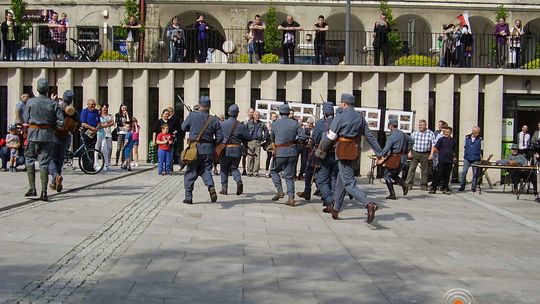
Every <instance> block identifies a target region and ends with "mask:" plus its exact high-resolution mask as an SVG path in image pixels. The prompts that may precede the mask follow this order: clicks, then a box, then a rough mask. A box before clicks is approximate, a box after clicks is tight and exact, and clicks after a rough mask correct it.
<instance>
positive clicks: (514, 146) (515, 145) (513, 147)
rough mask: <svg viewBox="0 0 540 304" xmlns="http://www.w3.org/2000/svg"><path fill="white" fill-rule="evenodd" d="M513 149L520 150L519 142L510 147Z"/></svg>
mask: <svg viewBox="0 0 540 304" xmlns="http://www.w3.org/2000/svg"><path fill="white" fill-rule="evenodd" d="M510 149H511V150H519V146H518V144H512V146H511V147H510Z"/></svg>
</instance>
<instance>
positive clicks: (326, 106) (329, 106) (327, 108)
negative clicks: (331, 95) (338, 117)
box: [322, 101, 334, 114]
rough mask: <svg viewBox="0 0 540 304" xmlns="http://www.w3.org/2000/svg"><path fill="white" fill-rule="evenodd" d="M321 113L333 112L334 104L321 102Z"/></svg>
mask: <svg viewBox="0 0 540 304" xmlns="http://www.w3.org/2000/svg"><path fill="white" fill-rule="evenodd" d="M322 111H323V114H334V105H333V104H332V103H331V102H328V101H327V102H323V104H322Z"/></svg>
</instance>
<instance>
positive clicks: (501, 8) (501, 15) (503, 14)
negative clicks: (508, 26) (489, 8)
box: [495, 4, 508, 23]
mask: <svg viewBox="0 0 540 304" xmlns="http://www.w3.org/2000/svg"><path fill="white" fill-rule="evenodd" d="M507 17H508V11H507V10H506V9H505V8H504V4H501V5H499V6H497V13H496V14H495V23H497V22H499V19H500V18H503V19H504V20H506V18H507Z"/></svg>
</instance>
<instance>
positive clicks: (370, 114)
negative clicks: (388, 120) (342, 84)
mask: <svg viewBox="0 0 540 304" xmlns="http://www.w3.org/2000/svg"><path fill="white" fill-rule="evenodd" d="M338 108H339V107H338V106H334V113H335V112H336V111H337V109H338ZM354 110H355V111H356V112H358V113H360V114H362V115H364V118H365V119H366V121H367V123H368V125H369V129H370V130H371V131H379V129H380V127H381V110H380V109H377V108H356V107H355V108H354ZM320 113H321V115H320V118H322V117H323V115H324V114H323V111H322V106H321V111H320Z"/></svg>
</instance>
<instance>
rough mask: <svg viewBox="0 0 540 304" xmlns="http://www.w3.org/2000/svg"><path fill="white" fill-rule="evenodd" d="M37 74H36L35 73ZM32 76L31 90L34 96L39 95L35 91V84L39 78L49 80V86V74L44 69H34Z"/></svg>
mask: <svg viewBox="0 0 540 304" xmlns="http://www.w3.org/2000/svg"><path fill="white" fill-rule="evenodd" d="M36 72H37V73H36ZM33 74H34V75H33V76H34V79H33V80H32V90H33V91H34V94H35V95H37V94H39V93H38V91H37V82H38V80H39V79H40V78H46V79H48V80H49V85H51V83H52V81H51V79H49V74H48V71H47V69H46V68H41V69H35V70H33Z"/></svg>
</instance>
